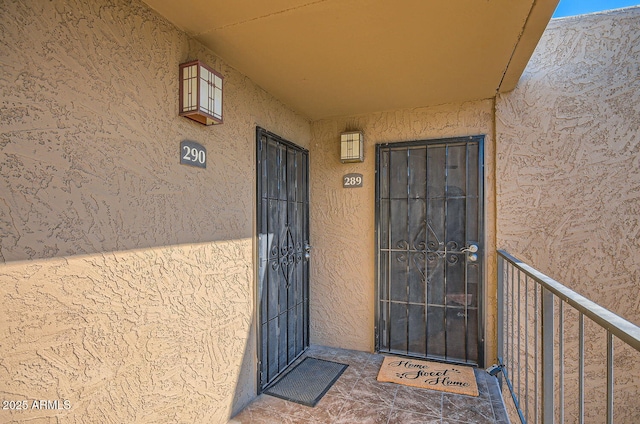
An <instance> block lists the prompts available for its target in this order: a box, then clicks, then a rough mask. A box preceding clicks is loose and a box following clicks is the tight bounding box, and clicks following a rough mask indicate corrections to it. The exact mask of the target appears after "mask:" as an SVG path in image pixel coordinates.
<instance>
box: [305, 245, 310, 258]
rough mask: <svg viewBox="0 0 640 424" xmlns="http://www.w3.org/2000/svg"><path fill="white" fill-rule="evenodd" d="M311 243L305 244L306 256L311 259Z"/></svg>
mask: <svg viewBox="0 0 640 424" xmlns="http://www.w3.org/2000/svg"><path fill="white" fill-rule="evenodd" d="M310 252H311V245H310V244H309V243H305V244H304V257H305V259H309V258H310V257H311V253H310Z"/></svg>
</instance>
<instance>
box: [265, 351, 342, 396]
mask: <svg viewBox="0 0 640 424" xmlns="http://www.w3.org/2000/svg"><path fill="white" fill-rule="evenodd" d="M347 367H348V365H346V364H340V363H337V362H331V361H325V360H324V359H317V358H311V357H307V358H304V359H303V360H302V362H300V363H299V364H298V365H296V366H295V367H293V368H292V369H291V370H290V371H288V372H287V373H286V374H285V375H284V376H283V377H282V378H280V379H279V380H278V381H276V382H275V384H274V385H273V386H271V387H269V388H268V389H267V390H265V391H264V393H266V394H268V395H271V396H276V397H279V398H281V399H286V400H290V401H292V402H296V403H300V404H302V405H306V406H316V404H317V403H318V402H319V401H320V399H322V396H324V395H325V393H327V391H329V389H330V388H331V386H332V385H333V383H335V382H336V381H337V380H338V378H340V376H341V375H342V373H343V372H344V370H346V369H347Z"/></svg>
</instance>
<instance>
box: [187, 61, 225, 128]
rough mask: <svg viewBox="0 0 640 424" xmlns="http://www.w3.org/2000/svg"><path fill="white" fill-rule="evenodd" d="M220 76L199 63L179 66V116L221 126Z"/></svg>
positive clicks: (194, 62) (193, 62)
mask: <svg viewBox="0 0 640 424" xmlns="http://www.w3.org/2000/svg"><path fill="white" fill-rule="evenodd" d="M222 80H223V78H222V75H220V74H219V73H217V72H216V71H214V70H213V69H211V68H210V67H208V66H207V65H205V64H204V63H202V62H200V61H199V60H194V61H192V62H187V63H183V64H181V65H180V116H184V117H187V118H190V119H193V120H194V121H197V122H200V123H201V124H204V125H212V124H222Z"/></svg>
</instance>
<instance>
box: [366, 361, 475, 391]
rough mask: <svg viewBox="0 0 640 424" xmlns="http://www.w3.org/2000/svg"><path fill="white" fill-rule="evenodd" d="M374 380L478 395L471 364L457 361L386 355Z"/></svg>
mask: <svg viewBox="0 0 640 424" xmlns="http://www.w3.org/2000/svg"><path fill="white" fill-rule="evenodd" d="M378 381H382V382H388V383H398V384H404V385H405V386H412V387H421V388H423V389H433V390H440V391H443V392H450V393H457V394H460V395H469V396H478V383H477V382H476V376H475V374H474V373H473V368H471V367H465V366H460V365H451V364H442V363H440V362H432V361H419V360H417V359H407V358H397V357H392V356H386V357H385V358H384V362H383V363H382V366H381V367H380V372H379V373H378Z"/></svg>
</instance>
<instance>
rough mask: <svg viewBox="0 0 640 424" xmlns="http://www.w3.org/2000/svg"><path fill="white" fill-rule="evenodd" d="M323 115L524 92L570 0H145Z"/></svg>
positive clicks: (314, 114)
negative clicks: (563, 3)
mask: <svg viewBox="0 0 640 424" xmlns="http://www.w3.org/2000/svg"><path fill="white" fill-rule="evenodd" d="M144 1H145V2H146V3H147V4H148V5H149V6H151V7H152V8H153V9H155V10H156V11H157V12H158V13H160V14H161V15H163V16H164V17H165V18H167V19H168V20H170V21H171V22H173V23H174V24H175V25H176V26H178V27H179V28H181V29H182V30H184V31H186V32H187V33H188V34H189V35H191V36H193V37H195V38H196V39H197V40H198V41H200V42H201V43H203V44H204V45H205V46H207V47H209V48H210V49H211V50H212V51H213V52H214V53H215V54H217V55H218V56H220V57H221V58H222V59H223V60H225V61H226V62H227V63H228V64H230V65H231V66H233V67H234V68H236V69H238V70H239V71H240V72H242V73H243V74H245V75H247V76H248V77H249V78H251V79H252V80H253V81H254V82H256V83H257V84H258V85H260V86H261V87H262V88H264V89H265V90H267V91H268V92H269V93H271V94H273V95H274V96H275V97H277V98H279V99H280V100H281V101H282V102H284V103H285V104H288V105H289V106H290V107H292V108H293V109H294V110H296V111H298V112H300V113H302V114H304V115H306V116H308V117H309V118H311V119H314V120H316V119H321V118H326V117H330V116H341V115H351V114H362V113H371V112H377V111H383V110H391V109H399V108H411V107H420V106H431V105H437V104H443V103H450V102H459V101H465V100H477V99H485V98H491V97H493V96H494V95H495V94H496V92H506V91H509V90H512V89H513V88H514V87H515V85H516V83H517V81H518V79H519V78H520V75H521V74H522V72H523V70H524V68H525V66H526V64H527V61H528V60H529V58H530V57H531V54H532V53H533V49H534V48H535V46H536V44H537V43H538V40H539V38H540V36H541V35H542V32H543V31H544V29H545V27H546V25H547V23H548V22H549V20H550V18H551V15H552V14H553V11H554V9H555V7H556V5H557V3H558V0H442V1H434V0H400V1H391V0H386V1H385V0H269V1H258V0H233V1H228V0H182V1H175V0H144Z"/></svg>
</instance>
